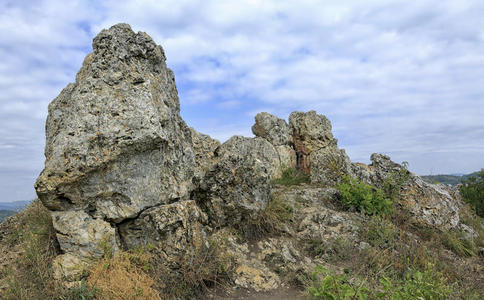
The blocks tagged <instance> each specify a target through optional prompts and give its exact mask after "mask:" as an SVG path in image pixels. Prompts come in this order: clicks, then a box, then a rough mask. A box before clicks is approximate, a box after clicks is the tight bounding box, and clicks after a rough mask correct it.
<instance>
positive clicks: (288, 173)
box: [272, 168, 310, 186]
mask: <svg viewBox="0 0 484 300" xmlns="http://www.w3.org/2000/svg"><path fill="white" fill-rule="evenodd" d="M309 179H310V178H309V174H306V173H304V172H303V171H301V170H297V169H296V168H285V169H284V170H283V171H282V175H281V177H279V178H276V179H274V180H273V181H272V183H274V184H281V185H285V186H292V185H299V184H301V183H309Z"/></svg>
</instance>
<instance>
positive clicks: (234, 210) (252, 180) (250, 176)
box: [195, 136, 280, 225]
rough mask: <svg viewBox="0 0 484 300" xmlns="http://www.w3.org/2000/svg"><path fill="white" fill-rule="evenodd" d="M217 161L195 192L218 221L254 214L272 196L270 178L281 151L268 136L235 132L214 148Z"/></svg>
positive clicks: (217, 222)
mask: <svg viewBox="0 0 484 300" xmlns="http://www.w3.org/2000/svg"><path fill="white" fill-rule="evenodd" d="M215 156H217V157H218V161H217V162H216V163H215V164H214V165H213V166H212V167H211V169H210V170H209V171H208V172H207V173H206V175H205V178H204V179H203V181H202V183H201V187H200V190H199V191H198V192H197V193H195V197H196V198H197V200H198V202H199V203H201V205H202V206H204V208H205V209H206V211H207V213H208V215H209V217H210V219H211V220H212V222H214V223H215V224H217V225H225V224H237V223H239V222H240V221H241V220H242V219H244V218H245V219H246V218H255V217H257V215H258V213H259V212H260V211H261V209H263V208H264V207H265V206H266V205H267V203H268V201H269V197H270V181H271V180H272V179H273V178H274V176H275V174H276V173H277V171H278V169H280V163H279V155H278V153H277V152H276V150H275V148H274V147H273V146H272V145H271V144H270V143H269V142H268V141H266V140H265V139H263V138H260V137H256V138H246V137H242V136H233V137H232V138H230V139H229V140H228V141H226V142H225V143H223V144H222V145H221V146H220V147H219V148H217V150H216V151H215Z"/></svg>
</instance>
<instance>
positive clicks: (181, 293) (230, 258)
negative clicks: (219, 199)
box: [148, 235, 236, 299]
mask: <svg viewBox="0 0 484 300" xmlns="http://www.w3.org/2000/svg"><path fill="white" fill-rule="evenodd" d="M226 243H227V241H226V236H223V235H220V236H219V235H217V236H216V237H212V239H211V240H209V245H208V247H204V246H202V247H200V248H198V249H195V250H194V252H187V253H186V254H185V255H184V256H183V257H181V258H180V259H179V260H177V261H176V264H177V266H176V268H173V266H168V265H167V264H166V263H167V261H166V258H165V257H162V256H159V254H160V251H159V250H158V249H156V248H155V249H153V251H151V253H153V256H154V257H153V259H152V260H151V263H152V264H153V268H152V270H151V271H149V272H148V274H149V275H150V276H151V278H154V279H155V281H156V282H155V285H156V289H157V290H158V291H159V292H160V295H161V297H162V298H163V299H196V298H197V297H199V296H200V295H201V294H203V293H205V292H206V291H207V289H208V288H211V287H222V288H225V287H226V286H227V285H228V283H229V282H230V281H231V276H232V274H233V272H234V270H235V267H236V258H235V256H234V255H232V254H231V252H230V251H228V249H227V246H226Z"/></svg>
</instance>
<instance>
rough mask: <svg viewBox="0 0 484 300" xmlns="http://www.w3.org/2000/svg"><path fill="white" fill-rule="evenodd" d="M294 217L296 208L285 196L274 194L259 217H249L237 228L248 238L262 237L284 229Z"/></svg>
mask: <svg viewBox="0 0 484 300" xmlns="http://www.w3.org/2000/svg"><path fill="white" fill-rule="evenodd" d="M293 218H294V208H293V207H292V206H291V205H290V204H289V203H287V202H286V201H284V199H283V197H278V196H273V197H272V198H271V200H270V201H269V203H268V204H267V206H266V207H265V208H264V209H263V210H262V211H261V212H260V213H259V215H258V216H257V218H255V219H248V220H247V221H245V222H244V223H243V224H240V225H239V226H238V227H237V229H238V231H239V232H240V234H241V235H242V236H243V237H245V238H246V239H254V238H260V237H262V236H264V235H267V234H276V233H279V232H281V231H283V230H284V229H283V227H284V226H286V225H287V224H290V223H291V222H292V220H293Z"/></svg>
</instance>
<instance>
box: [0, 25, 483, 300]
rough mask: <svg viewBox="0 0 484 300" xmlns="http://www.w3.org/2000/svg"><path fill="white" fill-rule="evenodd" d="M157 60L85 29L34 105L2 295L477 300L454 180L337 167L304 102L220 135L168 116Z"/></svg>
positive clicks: (332, 146) (151, 49)
mask: <svg viewBox="0 0 484 300" xmlns="http://www.w3.org/2000/svg"><path fill="white" fill-rule="evenodd" d="M165 60H166V58H165V54H164V51H163V48H162V47H161V46H159V45H157V44H156V43H155V42H154V41H153V40H152V39H151V37H150V36H148V35H147V34H146V33H143V32H138V33H135V32H133V31H132V30H131V27H130V26H129V25H127V24H117V25H115V26H113V27H111V28H109V29H105V30H102V31H101V32H100V33H99V34H98V35H97V36H96V37H95V38H94V40H93V52H92V53H90V54H89V55H88V56H87V57H86V58H85V60H84V63H83V65H82V67H81V69H80V70H79V72H78V73H77V76H76V80H75V82H74V83H70V84H68V85H67V86H66V88H64V89H63V90H62V91H61V93H60V94H59V96H57V97H56V98H55V99H54V100H53V101H52V102H51V103H50V105H49V114H48V117H47V120H46V148H45V156H46V161H45V168H44V170H43V171H42V173H41V174H40V175H39V177H38V179H37V181H36V183H35V189H36V192H37V195H38V200H36V201H34V202H33V203H32V204H30V205H29V206H28V207H27V208H26V209H25V210H24V211H22V212H20V213H19V214H16V215H14V216H13V217H11V218H9V219H8V220H7V221H6V222H4V223H2V224H1V225H0V253H1V254H2V256H3V257H5V259H4V261H3V263H2V265H1V266H0V288H2V297H3V298H6V299H79V298H81V299H274V298H277V299H294V298H301V299H303V298H304V297H310V298H316V299H326V298H328V297H330V296H331V295H333V296H334V298H335V299H346V298H348V297H352V298H359V299H367V298H370V299H375V298H379V299H411V298H412V297H413V298H415V297H421V298H424V299H441V298H454V299H455V298H472V297H474V298H475V299H478V298H479V297H482V296H483V295H482V291H483V290H484V262H483V259H484V258H483V255H484V248H483V247H484V224H483V222H482V219H481V218H479V217H478V216H476V215H475V214H474V213H473V212H472V211H471V209H469V207H468V206H467V205H466V204H465V203H464V202H463V201H462V200H461V197H460V195H459V193H458V191H457V190H455V189H453V188H451V187H448V186H446V185H441V184H431V183H427V182H425V181H424V180H423V179H422V178H421V177H419V176H417V175H416V174H413V173H412V172H410V171H409V170H408V168H407V164H406V163H401V164H399V163H396V162H394V161H392V160H391V159H390V157H388V156H386V155H382V154H378V153H375V154H373V155H371V158H370V159H371V164H369V165H366V164H362V163H357V162H352V161H351V160H350V158H349V157H348V155H347V154H346V152H345V151H344V149H340V148H339V147H338V141H337V139H336V138H335V137H334V136H333V133H332V126H331V122H330V120H329V119H328V118H326V116H324V115H322V114H318V113H317V112H316V111H308V112H301V111H295V112H292V113H291V114H290V116H289V119H288V120H284V119H280V118H278V117H277V116H274V115H271V114H269V113H266V112H261V113H259V114H257V115H256V116H255V122H254V125H253V126H252V132H253V133H254V135H255V137H253V138H249V137H243V136H233V137H231V138H230V139H229V140H227V141H226V142H224V143H220V142H219V141H217V140H215V139H213V138H211V137H210V136H208V135H206V134H202V133H200V132H198V131H197V130H196V129H194V128H189V127H188V126H187V124H186V123H185V121H184V120H183V119H182V118H181V116H180V104H179V99H178V92H177V89H176V84H175V77H174V74H173V72H172V71H171V70H170V69H169V68H168V67H167V66H166V63H165ZM345 297H346V298H345Z"/></svg>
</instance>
